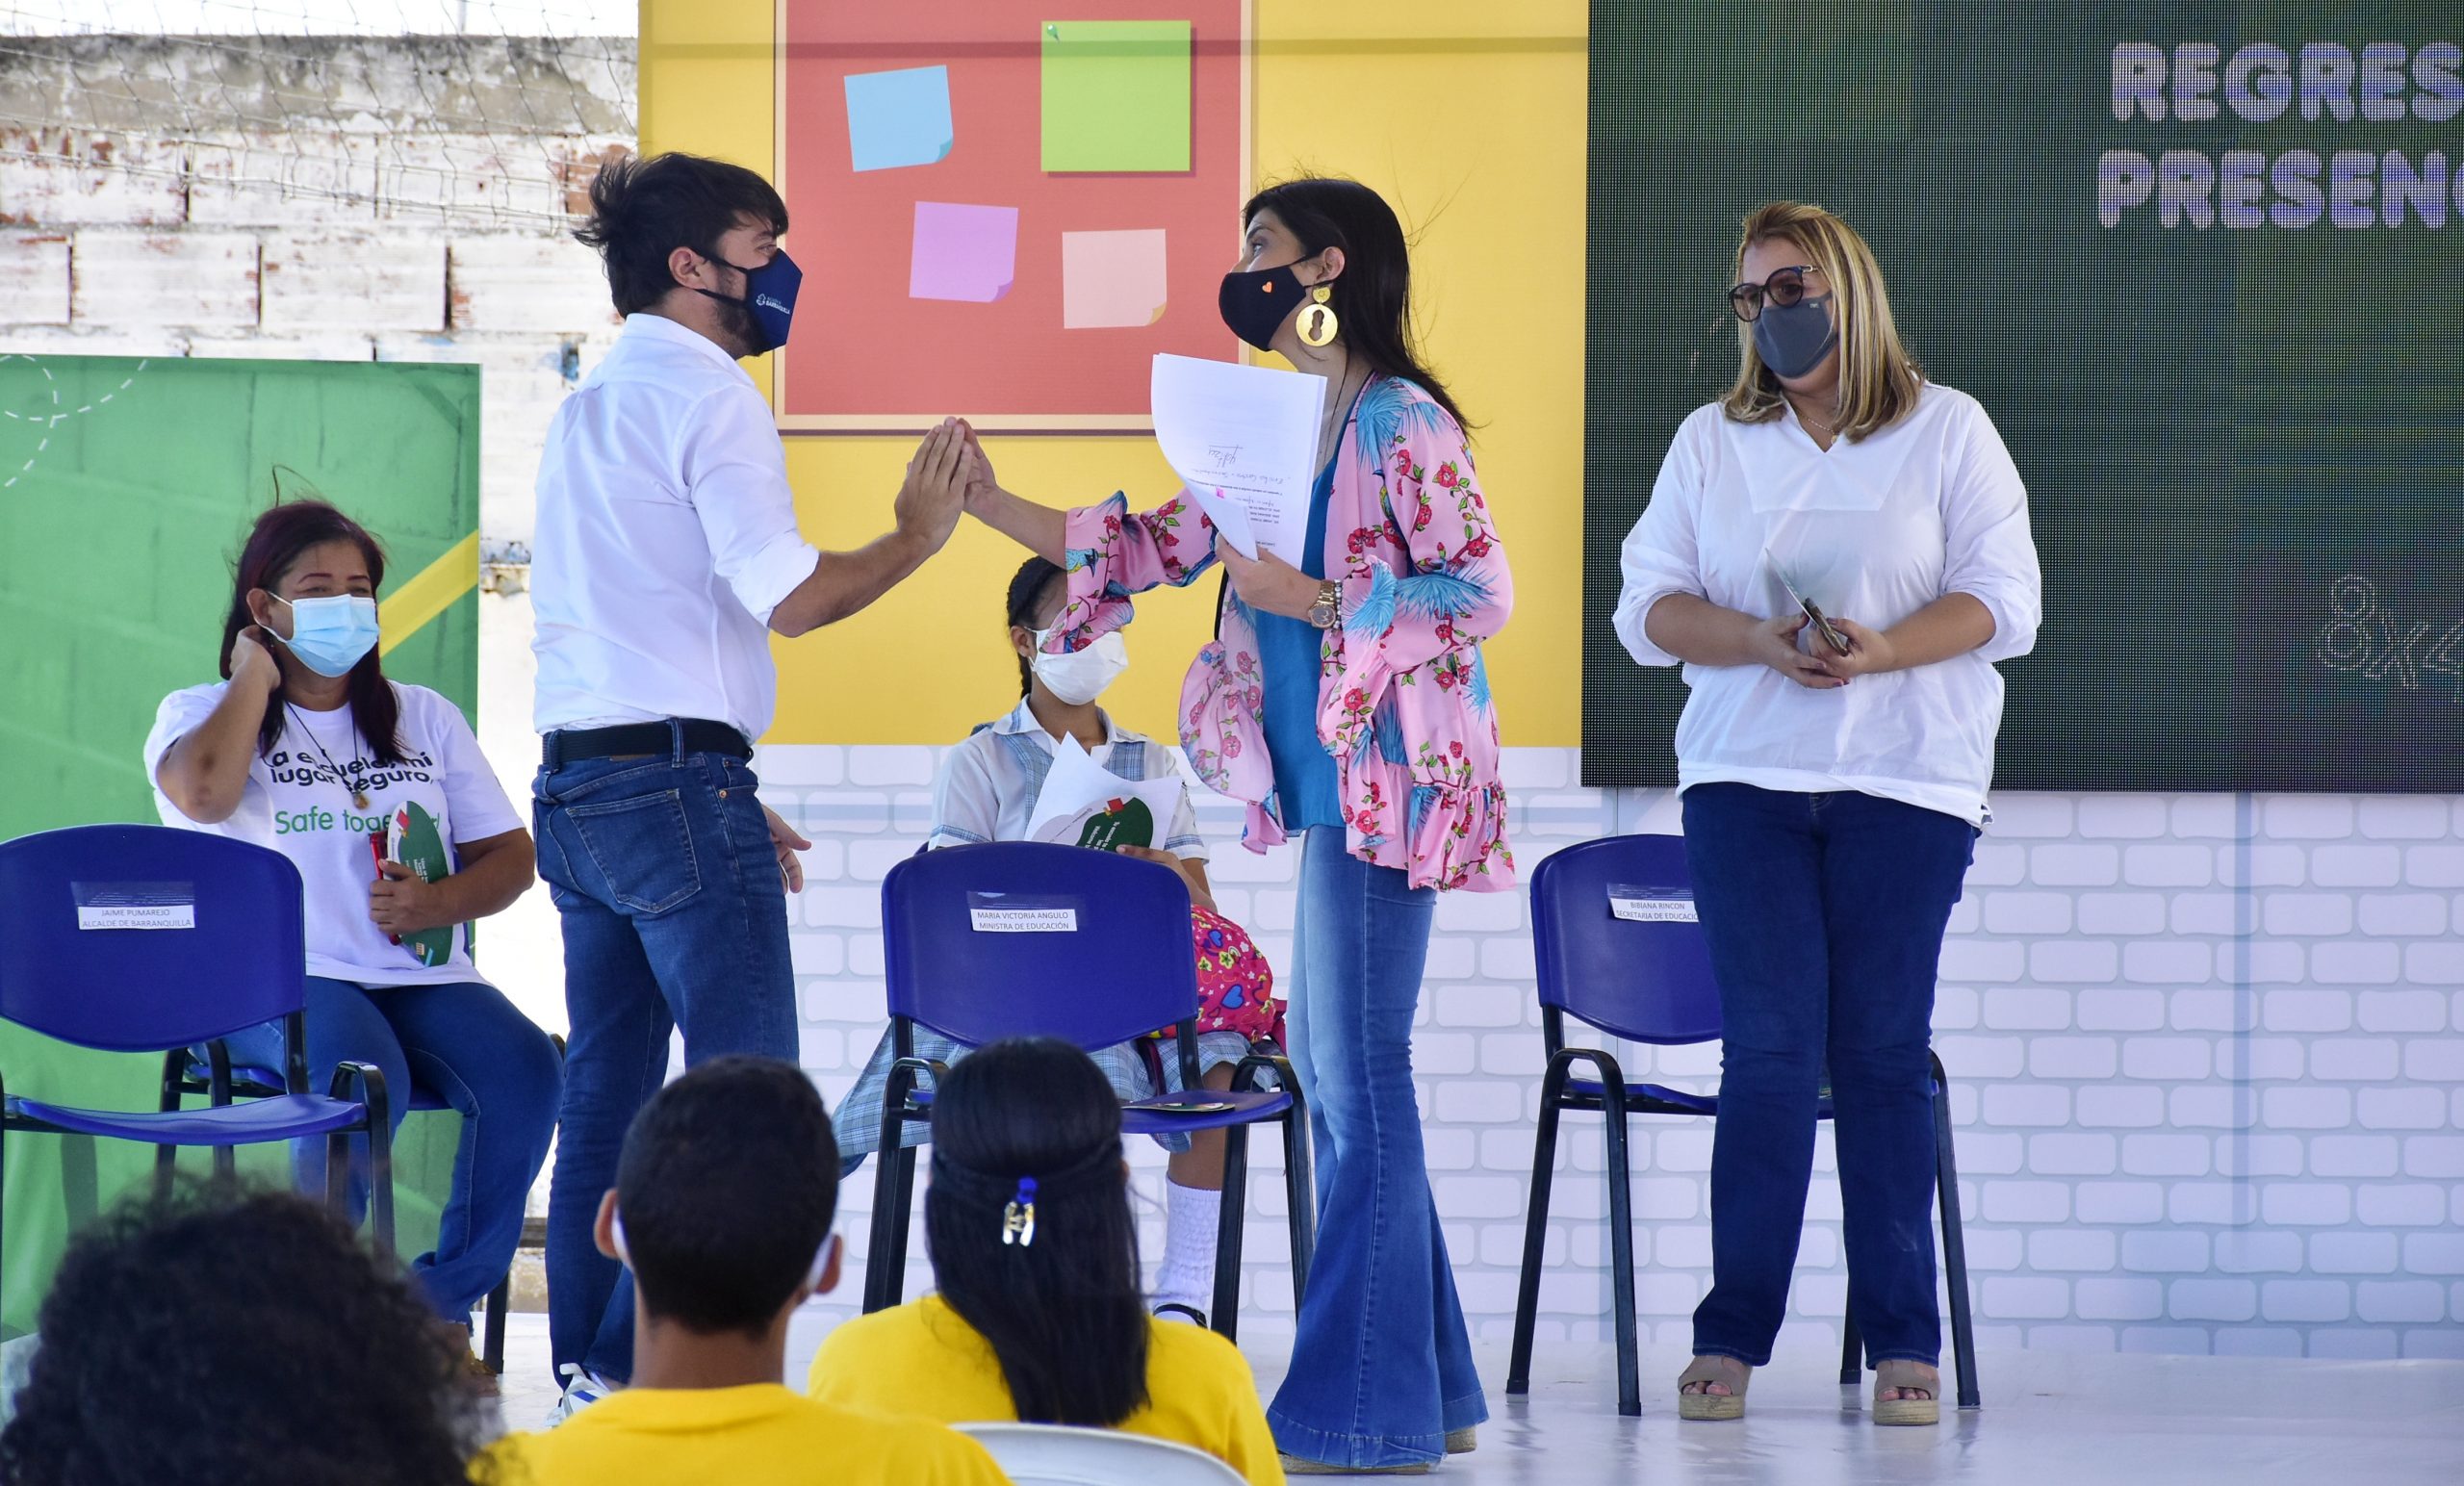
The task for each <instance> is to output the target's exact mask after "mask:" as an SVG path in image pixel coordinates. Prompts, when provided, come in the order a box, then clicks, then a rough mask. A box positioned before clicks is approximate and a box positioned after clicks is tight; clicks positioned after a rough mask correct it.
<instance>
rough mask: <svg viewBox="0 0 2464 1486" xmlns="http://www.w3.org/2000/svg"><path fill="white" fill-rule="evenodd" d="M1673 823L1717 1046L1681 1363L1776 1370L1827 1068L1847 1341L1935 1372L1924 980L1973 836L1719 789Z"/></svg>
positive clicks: (1912, 812) (1926, 818) (1855, 803)
mask: <svg viewBox="0 0 2464 1486" xmlns="http://www.w3.org/2000/svg"><path fill="white" fill-rule="evenodd" d="M1684 812H1685V856H1686V860H1687V862H1688V863H1689V864H1690V865H1691V866H1692V868H1693V872H1694V901H1695V906H1696V909H1697V910H1698V911H1699V912H1700V913H1701V914H1702V922H1703V934H1704V937H1705V939H1706V940H1707V942H1708V945H1709V948H1710V956H1711V973H1712V974H1713V976H1714V977H1715V978H1716V979H1717V980H1718V982H1719V990H1720V1019H1721V1023H1722V1034H1721V1035H1722V1044H1723V1045H1722V1048H1721V1061H1720V1066H1721V1072H1720V1113H1719V1120H1718V1123H1717V1127H1716V1131H1715V1133H1714V1135H1713V1136H1712V1140H1711V1291H1710V1294H1707V1295H1706V1296H1704V1297H1703V1303H1702V1304H1701V1305H1700V1306H1699V1307H1697V1308H1696V1310H1695V1312H1694V1350H1695V1351H1696V1352H1697V1353H1700V1354H1707V1355H1719V1356H1728V1357H1734V1358H1737V1359H1738V1360H1740V1361H1742V1362H1746V1363H1750V1364H1752V1365H1753V1366H1756V1367H1760V1366H1762V1365H1763V1364H1765V1363H1767V1362H1769V1361H1770V1360H1771V1344H1772V1341H1773V1339H1775V1338H1776V1337H1777V1336H1778V1335H1779V1332H1780V1319H1781V1316H1782V1314H1783V1313H1784V1311H1785V1309H1786V1307H1787V1300H1788V1271H1789V1270H1790V1269H1791V1268H1793V1267H1794V1266H1795V1264H1796V1258H1797V1237H1798V1233H1799V1230H1800V1229H1802V1228H1803V1227H1804V1225H1805V1216H1806V1185H1807V1183H1808V1181H1809V1180H1810V1178H1811V1175H1812V1171H1813V1145H1814V1124H1815V1110H1816V1106H1817V1103H1818V1100H1819V1089H1820V1085H1821V1082H1822V1078H1823V1072H1824V1067H1825V1064H1826V1062H1827V1063H1828V1066H1829V1070H1830V1080H1831V1093H1832V1107H1833V1110H1834V1112H1835V1113H1834V1120H1835V1127H1836V1128H1835V1132H1834V1134H1835V1140H1836V1142H1837V1147H1838V1155H1839V1201H1840V1209H1841V1217H1842V1223H1841V1227H1842V1236H1843V1238H1844V1240H1845V1242H1846V1245H1847V1250H1848V1270H1849V1273H1850V1275H1851V1276H1852V1279H1851V1281H1850V1284H1849V1287H1848V1303H1849V1306H1850V1308H1851V1310H1852V1312H1853V1314H1854V1316H1855V1319H1856V1321H1857V1329H1858V1330H1859V1331H1860V1332H1861V1333H1862V1334H1863V1337H1864V1341H1865V1348H1866V1354H1867V1356H1869V1357H1870V1358H1871V1359H1872V1360H1874V1361H1876V1362H1884V1361H1889V1360H1892V1359H1905V1360H1911V1361H1915V1362H1922V1363H1927V1364H1932V1363H1934V1362H1936V1361H1937V1360H1938V1357H1939V1355H1940V1352H1941V1344H1942V1337H1941V1317H1940V1312H1939V1310H1938V1308H1937V1305H1936V1301H1935V1295H1934V1235H1933V1227H1932V1223H1931V1221H1930V1219H1931V1217H1932V1216H1933V1211H1934V1153H1935V1152H1934V1110H1933V1096H1932V1081H1931V1071H1930V1067H1929V1063H1928V1058H1929V1056H1930V1051H1931V1045H1932V1025H1933V1016H1934V978H1935V969H1936V965H1937V962H1938V961H1939V960H1940V959H1941V954H1942V931H1943V929H1944V927H1945V926H1946V925H1947V924H1948V923H1949V921H1950V914H1951V909H1952V906H1953V905H1955V904H1957V903H1958V902H1959V897H1960V884H1961V882H1962V880H1963V879H1964V878H1965V876H1966V875H1967V866H1968V860H1969V858H1970V856H1971V854H1972V853H1973V851H1974V848H1975V844H1976V831H1975V828H1973V827H1971V826H1970V825H1968V823H1967V822H1965V821H1963V820H1961V819H1959V818H1958V817H1957V816H1953V815H1946V814H1943V813H1941V812H1940V811H1938V810H1928V809H1924V808H1921V807H1916V806H1912V805H1904V804H1901V803H1900V802H1898V801H1895V800H1885V799H1881V798H1879V797H1877V796H1874V795H1867V794H1860V793H1857V792H1855V791H1848V790H1843V791H1838V792H1835V793H1827V794H1798V793H1793V792H1788V791H1780V790H1767V789H1758V788H1756V787H1755V786H1753V785H1750V784H1732V783H1720V784H1697V785H1695V786H1694V787H1693V788H1691V789H1688V790H1687V791H1685V795H1684Z"/></svg>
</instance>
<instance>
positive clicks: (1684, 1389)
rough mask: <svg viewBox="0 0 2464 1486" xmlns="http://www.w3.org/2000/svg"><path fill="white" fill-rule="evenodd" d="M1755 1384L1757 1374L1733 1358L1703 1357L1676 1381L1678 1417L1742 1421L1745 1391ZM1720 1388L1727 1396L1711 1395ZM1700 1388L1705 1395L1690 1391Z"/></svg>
mask: <svg viewBox="0 0 2464 1486" xmlns="http://www.w3.org/2000/svg"><path fill="white" fill-rule="evenodd" d="M1753 1380H1754V1370H1753V1369H1752V1368H1750V1367H1747V1366H1746V1365H1745V1364H1744V1363H1742V1362H1739V1361H1738V1360H1737V1359H1735V1358H1734V1357H1725V1356H1703V1357H1697V1358H1695V1359H1694V1364H1693V1366H1691V1367H1689V1368H1687V1369H1686V1370H1685V1371H1683V1372H1681V1373H1679V1374H1678V1377H1677V1417H1678V1418H1680V1419H1743V1418H1744V1417H1745V1389H1746V1385H1747V1384H1748V1383H1750V1382H1752V1381H1753ZM1713 1383H1717V1384H1719V1385H1720V1386H1721V1387H1723V1388H1726V1389H1727V1390H1728V1392H1727V1393H1724V1394H1715V1393H1712V1392H1711V1391H1710V1385H1711V1384H1713ZM1697 1385H1701V1386H1702V1388H1703V1392H1701V1393H1693V1392H1689V1391H1688V1390H1690V1389H1693V1388H1694V1387H1696V1386H1697Z"/></svg>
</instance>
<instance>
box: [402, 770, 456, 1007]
mask: <svg viewBox="0 0 2464 1486" xmlns="http://www.w3.org/2000/svg"><path fill="white" fill-rule="evenodd" d="M385 859H386V860H388V861H398V862H400V863H401V864H402V865H404V866H406V867H408V868H410V869H411V870H412V871H414V872H416V873H418V874H419V877H420V881H421V882H423V883H436V882H442V881H444V880H445V879H446V878H449V877H450V876H452V875H453V858H452V856H451V854H450V853H449V852H448V851H447V850H446V849H445V835H444V833H442V832H440V831H438V830H437V829H436V817H435V816H433V815H430V814H429V813H428V812H427V811H426V810H425V809H424V808H422V807H421V806H420V804H419V802H417V801H415V800H406V801H404V802H403V803H402V804H400V805H398V806H397V807H395V808H394V813H393V815H392V816H391V817H390V818H389V819H388V820H387V821H386V823H385ZM462 927H463V928H464V929H465V930H466V931H467V930H468V928H469V927H470V926H469V925H467V924H466V925H464V926H462ZM453 929H454V926H453V925H451V924H446V925H444V926H442V927H440V928H436V929H423V930H421V931H420V932H419V933H417V934H406V935H401V936H400V937H399V938H398V939H397V940H396V941H395V942H397V943H398V944H400V945H401V946H402V948H404V949H406V950H409V951H410V952H411V953H412V955H414V956H415V957H417V958H418V960H419V962H420V963H421V964H424V965H425V966H427V967H428V968H430V969H434V968H435V967H436V966H438V965H441V964H443V963H445V962H446V961H449V960H450V959H452V958H453Z"/></svg>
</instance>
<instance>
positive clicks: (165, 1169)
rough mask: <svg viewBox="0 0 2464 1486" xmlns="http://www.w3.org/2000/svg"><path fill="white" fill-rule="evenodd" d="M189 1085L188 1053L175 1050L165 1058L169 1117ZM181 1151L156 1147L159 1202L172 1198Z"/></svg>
mask: <svg viewBox="0 0 2464 1486" xmlns="http://www.w3.org/2000/svg"><path fill="white" fill-rule="evenodd" d="M187 1082H188V1049H186V1048H184V1047H175V1048H173V1049H171V1051H169V1052H167V1053H165V1054H164V1055H163V1102H162V1105H161V1109H162V1111H163V1113H164V1114H166V1115H169V1114H171V1113H173V1112H175V1111H177V1110H178V1109H179V1107H180V1089H181V1087H182V1086H183V1085H184V1084H186V1083H187ZM179 1162H180V1148H179V1147H178V1146H176V1145H157V1146H155V1147H154V1195H155V1196H156V1197H157V1198H158V1199H159V1198H163V1197H167V1196H169V1195H170V1194H171V1179H172V1178H173V1177H174V1176H175V1175H177V1174H178V1172H179Z"/></svg>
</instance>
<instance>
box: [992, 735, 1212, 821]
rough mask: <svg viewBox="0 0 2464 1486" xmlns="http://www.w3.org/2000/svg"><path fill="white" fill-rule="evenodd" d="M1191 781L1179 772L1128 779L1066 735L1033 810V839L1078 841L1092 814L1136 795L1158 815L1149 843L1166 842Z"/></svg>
mask: <svg viewBox="0 0 2464 1486" xmlns="http://www.w3.org/2000/svg"><path fill="white" fill-rule="evenodd" d="M1186 787H1187V786H1186V785H1184V784H1183V783H1182V782H1181V779H1180V776H1179V775H1177V774H1168V775H1166V776H1165V777H1164V778H1162V779H1158V780H1125V779H1122V778H1121V777H1120V776H1119V775H1117V774H1115V773H1114V772H1112V771H1111V770H1110V769H1107V768H1105V767H1104V766H1103V765H1102V764H1099V763H1097V762H1095V760H1094V757H1093V756H1091V755H1090V754H1089V753H1088V752H1087V750H1086V749H1085V748H1084V747H1082V746H1081V745H1080V744H1079V742H1078V740H1077V739H1076V738H1071V737H1065V738H1063V739H1062V740H1061V746H1060V747H1058V748H1056V749H1054V750H1053V755H1052V769H1051V772H1049V773H1047V774H1046V775H1045V776H1044V777H1043V792H1042V793H1041V794H1039V795H1037V796H1036V807H1035V809H1034V811H1033V812H1032V813H1030V814H1029V815H1028V816H1027V839H1028V840H1030V841H1060V842H1063V843H1065V844H1068V845H1076V844H1077V841H1078V833H1079V832H1080V831H1081V830H1083V829H1084V827H1085V822H1086V819H1087V817H1088V816H1089V815H1090V814H1091V813H1093V812H1094V811H1096V810H1100V809H1102V808H1103V807H1105V806H1107V805H1109V804H1111V803H1112V802H1113V801H1115V800H1126V799H1130V798H1132V797H1133V796H1134V797H1136V798H1137V799H1140V800H1143V801H1145V802H1146V808H1147V811H1148V813H1150V814H1152V815H1153V816H1154V817H1155V838H1154V839H1153V840H1151V841H1148V842H1147V843H1146V844H1147V845H1149V846H1161V845H1162V844H1163V841H1164V836H1165V833H1167V832H1168V831H1170V830H1171V829H1172V817H1173V815H1174V814H1176V813H1177V812H1178V810H1179V808H1180V803H1181V791H1182V790H1183V789H1184V788H1186Z"/></svg>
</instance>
